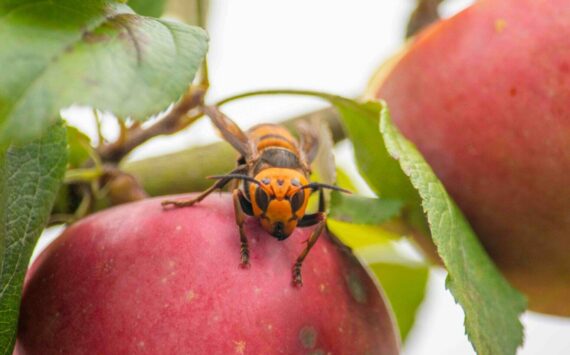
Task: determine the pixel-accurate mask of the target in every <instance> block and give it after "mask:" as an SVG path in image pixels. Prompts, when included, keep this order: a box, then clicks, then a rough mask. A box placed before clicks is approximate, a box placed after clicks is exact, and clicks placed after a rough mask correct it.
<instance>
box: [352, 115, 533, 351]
mask: <svg viewBox="0 0 570 355" xmlns="http://www.w3.org/2000/svg"><path fill="white" fill-rule="evenodd" d="M363 119H365V118H363ZM380 128H381V132H382V138H383V143H384V144H385V146H386V147H387V148H388V152H389V153H390V154H391V155H392V156H393V157H394V158H395V159H397V160H398V162H399V163H400V166H401V168H402V171H404V172H405V173H406V174H407V175H408V176H409V179H410V181H411V182H412V184H413V185H414V187H415V188H416V189H417V190H418V192H419V194H420V196H421V198H422V206H423V209H424V211H425V212H426V215H427V219H428V222H429V226H430V229H431V234H432V239H433V241H434V243H435V245H436V246H437V251H438V254H439V255H440V256H441V259H442V260H443V262H444V264H445V267H446V268H447V271H448V278H447V287H448V288H449V290H450V291H451V293H452V294H453V296H454V297H455V299H456V301H457V302H458V303H459V304H460V305H461V306H462V307H463V310H464V312H465V329H466V332H467V336H468V337H469V340H470V341H471V343H472V344H473V347H474V348H475V350H476V351H477V352H478V353H479V354H515V353H516V350H517V348H518V347H519V346H520V345H521V344H522V342H523V327H522V324H521V323H520V321H519V316H520V315H521V313H522V312H523V311H524V309H525V306H526V302H525V300H524V297H523V296H522V295H521V294H520V293H518V292H517V291H516V290H515V289H514V288H512V287H511V286H510V285H509V284H508V282H507V281H506V280H505V279H504V278H503V277H502V275H501V274H500V273H499V271H498V270H497V268H496V267H495V265H494V264H493V262H492V261H491V260H490V258H489V256H488V255H487V254H486V253H485V250H484V249H483V247H482V245H481V244H480V242H479V240H478V239H477V237H476V235H475V233H474V232H473V230H472V229H471V227H470V225H469V223H468V222H467V221H466V219H465V217H464V216H463V214H462V213H461V211H460V210H459V208H458V207H457V206H456V205H455V203H454V202H453V200H452V199H451V197H450V196H449V195H448V194H447V192H446V190H445V188H444V186H443V184H442V183H441V182H440V181H439V180H438V178H437V177H436V175H435V174H434V172H433V171H432V169H431V168H430V166H429V165H428V164H427V163H426V161H425V160H424V159H423V157H422V156H421V154H420V153H419V152H418V150H417V149H416V147H415V146H414V145H413V144H412V143H411V142H410V141H408V140H407V139H406V138H404V137H403V136H402V135H401V134H400V133H399V131H398V129H397V128H396V127H395V126H394V125H393V124H392V122H391V119H390V115H389V113H388V109H387V108H386V107H383V109H382V114H381V120H380ZM379 144H382V142H379ZM379 178H380V177H379Z"/></svg>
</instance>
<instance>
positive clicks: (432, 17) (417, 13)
mask: <svg viewBox="0 0 570 355" xmlns="http://www.w3.org/2000/svg"><path fill="white" fill-rule="evenodd" d="M417 1H418V4H417V6H416V9H415V10H414V12H412V15H411V16H410V20H409V21H408V26H407V28H406V38H408V37H411V36H413V35H415V34H416V33H418V32H419V31H421V30H422V29H424V28H426V27H427V26H429V25H431V24H432V23H434V22H435V21H437V20H439V18H440V17H439V12H438V10H437V7H438V6H439V4H441V3H442V2H443V0H417Z"/></svg>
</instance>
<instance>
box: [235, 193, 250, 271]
mask: <svg viewBox="0 0 570 355" xmlns="http://www.w3.org/2000/svg"><path fill="white" fill-rule="evenodd" d="M232 195H233V199H234V211H235V216H236V224H237V225H238V229H239V239H240V243H241V244H240V256H241V258H240V266H241V267H243V268H249V266H250V264H249V247H248V244H247V236H246V235H245V231H244V228H243V224H244V223H245V215H246V213H247V214H249V215H251V214H252V211H251V203H250V202H249V201H248V200H246V199H245V197H244V196H243V192H242V191H241V190H237V189H236V190H234V192H233V193H232Z"/></svg>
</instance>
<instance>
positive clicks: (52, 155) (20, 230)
mask: <svg viewBox="0 0 570 355" xmlns="http://www.w3.org/2000/svg"><path fill="white" fill-rule="evenodd" d="M66 162H67V158H66V135H65V128H64V127H63V125H62V124H61V123H58V124H56V125H54V126H52V127H50V128H49V129H48V130H47V131H46V133H45V134H44V135H43V136H42V137H41V138H40V139H37V140H35V141H33V142H30V143H28V144H26V145H21V146H11V147H10V148H8V149H7V150H4V151H2V152H0V353H1V354H11V353H12V346H13V344H14V340H15V336H16V325H17V321H18V311H19V305H20V294H21V289H22V283H23V280H24V275H25V273H26V269H27V267H28V262H29V259H30V257H31V255H32V250H33V248H34V245H35V243H36V241H37V239H38V237H39V236H40V234H41V232H42V230H43V228H44V226H45V224H46V222H47V219H48V217H49V214H50V210H51V207H52V205H53V202H54V200H55V196H56V193H57V190H58V188H59V186H60V182H61V180H62V178H63V174H64V172H65V166H66Z"/></svg>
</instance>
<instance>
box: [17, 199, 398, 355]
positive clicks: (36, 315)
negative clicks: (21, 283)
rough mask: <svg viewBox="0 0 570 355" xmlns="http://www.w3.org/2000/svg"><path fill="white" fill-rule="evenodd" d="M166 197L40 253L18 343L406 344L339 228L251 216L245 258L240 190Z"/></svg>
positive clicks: (93, 219) (99, 217)
mask: <svg viewBox="0 0 570 355" xmlns="http://www.w3.org/2000/svg"><path fill="white" fill-rule="evenodd" d="M162 199H163V198H159V199H157V198H155V199H149V200H144V201H141V202H137V203H132V204H128V205H123V206H119V207H115V208H112V209H109V210H106V211H103V212H101V213H97V214H95V215H92V216H90V217H88V218H86V219H83V220H82V221H80V222H78V223H76V224H74V225H72V226H71V227H69V228H68V229H67V230H66V231H65V232H64V233H63V235H61V236H60V237H59V238H58V239H57V240H56V241H55V242H54V243H53V244H51V245H50V246H49V247H48V248H47V249H46V250H45V251H44V252H43V253H42V254H40V256H39V257H38V259H37V260H36V261H35V262H34V263H33V265H32V267H31V269H30V270H29V272H28V275H27V279H26V284H25V289H24V293H23V300H22V307H21V316H20V323H19V332H18V340H17V348H16V353H17V354H38V353H41V354H55V353H72V354H135V353H149V354H174V353H179V354H327V353H334V354H397V353H398V352H399V340H398V336H397V333H396V332H397V331H396V329H395V328H394V323H393V321H392V317H391V314H390V311H389V309H388V308H387V306H386V303H385V301H384V298H383V296H382V293H381V291H379V289H378V288H377V286H376V284H375V283H374V282H373V280H372V279H371V278H370V277H369V276H368V274H367V272H366V270H365V269H364V268H363V267H362V266H361V265H360V264H359V262H358V261H357V260H356V259H355V258H354V257H353V256H352V255H351V254H350V253H349V252H347V251H346V249H343V248H341V247H339V246H338V245H337V244H336V243H334V242H333V241H332V240H331V239H330V238H329V236H328V235H326V234H324V235H323V236H321V238H320V239H319V240H318V241H317V243H316V244H315V246H314V248H313V249H312V250H311V252H310V253H309V255H308V257H307V259H306V260H305V263H304V265H303V280H304V286H303V287H294V286H293V285H292V282H291V281H292V274H291V267H292V265H293V263H294V261H295V259H296V257H297V256H298V254H299V253H300V252H301V250H302V249H303V248H304V246H305V244H304V243H303V242H304V241H305V240H306V239H307V238H308V237H309V234H310V232H311V231H312V229H313V228H307V229H297V230H296V231H295V232H294V233H293V234H292V235H291V236H290V237H289V238H288V239H286V240H285V241H278V240H276V239H275V238H273V237H271V236H270V235H269V234H267V233H266V232H265V231H263V230H262V229H261V227H260V226H259V223H258V221H257V220H255V219H253V218H250V219H249V220H248V221H247V223H246V232H247V235H248V237H249V241H250V261H251V267H250V268H249V269H243V268H240V267H239V263H240V250H239V249H240V243H239V234H238V229H237V226H236V224H235V219H234V211H233V206H232V202H231V197H230V196H229V195H227V194H222V195H211V196H210V197H208V198H207V199H206V200H204V201H203V202H201V203H200V204H198V205H195V206H193V207H187V208H180V209H171V210H164V209H163V208H162V207H161V204H160V202H161V200H162Z"/></svg>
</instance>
